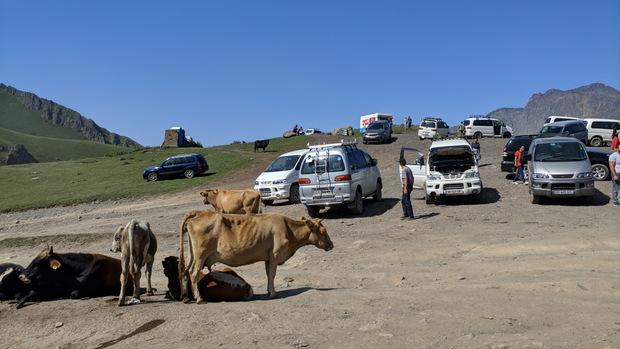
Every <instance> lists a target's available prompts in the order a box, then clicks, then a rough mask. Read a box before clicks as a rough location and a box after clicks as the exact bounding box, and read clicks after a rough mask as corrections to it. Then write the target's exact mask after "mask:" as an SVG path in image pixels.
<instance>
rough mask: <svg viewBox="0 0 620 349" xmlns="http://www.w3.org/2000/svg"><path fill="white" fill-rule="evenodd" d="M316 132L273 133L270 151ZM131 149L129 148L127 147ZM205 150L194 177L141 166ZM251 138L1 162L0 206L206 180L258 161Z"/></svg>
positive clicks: (114, 195)
mask: <svg viewBox="0 0 620 349" xmlns="http://www.w3.org/2000/svg"><path fill="white" fill-rule="evenodd" d="M309 140H316V137H312V138H310V137H306V136H301V137H293V138H289V139H284V138H275V139H272V140H271V142H270V144H269V147H268V148H267V149H268V151H270V152H278V153H282V152H286V151H290V150H294V149H302V148H305V146H306V143H307V142H308V141H309ZM123 149H126V148H123ZM193 152H197V153H201V154H203V155H204V156H205V157H206V159H207V162H208V164H209V168H210V169H209V171H207V173H206V174H202V175H199V176H196V177H195V178H193V179H185V178H179V179H173V180H161V181H157V182H147V181H146V180H144V179H142V171H143V170H144V169H145V168H147V167H149V166H154V165H158V164H160V163H161V162H162V161H163V160H164V159H165V158H167V157H168V156H172V155H178V154H186V153H193ZM259 156H261V155H260V154H255V153H254V146H253V144H251V143H247V144H233V145H228V146H217V147H211V148H166V149H161V148H149V149H141V150H136V151H129V152H122V153H116V154H114V155H108V156H103V157H94V158H87V159H81V160H72V161H58V162H47V163H37V164H27V165H11V166H2V167H0V178H1V179H2V181H0V192H2V200H0V212H10V211H20V210H28V209H36V208H44V207H51V206H56V205H72V204H77V203H83V202H91V201H102V200H110V199H118V198H124V197H138V196H144V195H151V194H161V193H165V192H170V191H174V190H178V189H184V188H191V187H196V186H204V185H206V184H207V183H209V182H213V181H216V180H219V179H222V178H227V177H230V176H231V175H232V174H233V173H234V171H236V170H239V169H243V168H245V167H248V166H250V165H252V164H253V163H254V162H255V161H258V159H259Z"/></svg>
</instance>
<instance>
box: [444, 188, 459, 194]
mask: <svg viewBox="0 0 620 349" xmlns="http://www.w3.org/2000/svg"><path fill="white" fill-rule="evenodd" d="M443 193H444V194H446V195H451V194H463V189H450V190H444V191H443Z"/></svg>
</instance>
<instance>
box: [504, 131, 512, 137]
mask: <svg viewBox="0 0 620 349" xmlns="http://www.w3.org/2000/svg"><path fill="white" fill-rule="evenodd" d="M511 136H512V135H511V134H510V132H504V138H510V137H511Z"/></svg>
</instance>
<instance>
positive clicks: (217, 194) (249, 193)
mask: <svg viewBox="0 0 620 349" xmlns="http://www.w3.org/2000/svg"><path fill="white" fill-rule="evenodd" d="M200 195H202V196H203V197H204V199H203V202H204V204H205V205H207V204H211V205H212V206H213V208H214V209H215V211H217V212H221V213H236V214H250V213H261V212H262V207H261V196H260V192H258V191H256V190H253V189H247V190H217V189H207V190H205V191H203V192H200Z"/></svg>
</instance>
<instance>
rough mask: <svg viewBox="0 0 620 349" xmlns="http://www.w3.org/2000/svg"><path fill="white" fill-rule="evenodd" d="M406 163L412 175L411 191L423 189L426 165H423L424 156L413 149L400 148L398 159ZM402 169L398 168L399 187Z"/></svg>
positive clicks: (401, 181) (401, 179)
mask: <svg viewBox="0 0 620 349" xmlns="http://www.w3.org/2000/svg"><path fill="white" fill-rule="evenodd" d="M399 159H405V161H407V165H406V166H407V167H409V168H410V169H411V172H412V173H413V189H424V186H425V184H426V164H425V163H424V154H422V152H420V151H419V150H417V149H413V148H405V147H403V148H400V158H399ZM402 174H403V169H402V168H401V167H400V165H399V166H398V177H399V178H400V185H401V186H402V185H403V178H402Z"/></svg>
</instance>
